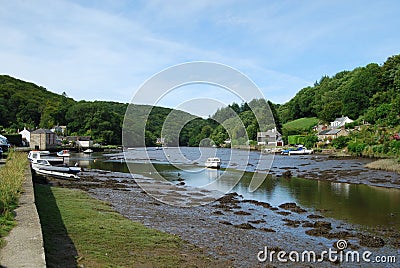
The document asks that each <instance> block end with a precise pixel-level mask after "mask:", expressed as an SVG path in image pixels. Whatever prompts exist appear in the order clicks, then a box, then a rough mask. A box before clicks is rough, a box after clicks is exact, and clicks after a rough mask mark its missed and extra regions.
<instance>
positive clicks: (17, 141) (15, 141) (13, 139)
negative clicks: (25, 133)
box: [4, 134, 22, 146]
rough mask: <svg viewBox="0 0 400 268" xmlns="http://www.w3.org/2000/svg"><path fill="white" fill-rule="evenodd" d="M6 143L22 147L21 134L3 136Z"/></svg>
mask: <svg viewBox="0 0 400 268" xmlns="http://www.w3.org/2000/svg"><path fill="white" fill-rule="evenodd" d="M4 136H5V137H6V138H7V140H8V142H9V143H10V144H12V145H15V146H22V135H21V134H4Z"/></svg>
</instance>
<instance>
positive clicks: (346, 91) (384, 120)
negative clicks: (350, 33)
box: [0, 55, 400, 149]
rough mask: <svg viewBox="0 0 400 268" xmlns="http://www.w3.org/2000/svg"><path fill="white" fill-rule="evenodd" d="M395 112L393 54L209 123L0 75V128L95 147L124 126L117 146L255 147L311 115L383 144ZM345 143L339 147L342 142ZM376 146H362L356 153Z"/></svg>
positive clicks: (399, 99) (397, 81)
mask: <svg viewBox="0 0 400 268" xmlns="http://www.w3.org/2000/svg"><path fill="white" fill-rule="evenodd" d="M128 107H129V108H128ZM127 108H128V109H127ZM399 111H400V55H396V56H391V57H389V58H388V59H387V61H386V62H385V63H383V64H382V65H378V64H375V63H371V64H368V65H367V66H365V67H358V68H355V69H354V70H352V71H342V72H339V73H337V74H336V75H334V76H332V77H328V76H323V77H322V78H321V79H320V80H319V81H317V82H315V84H314V85H313V86H310V87H306V88H303V89H301V90H300V91H299V92H298V93H297V94H296V96H295V97H293V98H292V99H291V100H290V101H289V102H287V103H285V104H282V105H280V104H273V103H271V102H270V101H266V100H263V99H254V100H252V101H250V102H249V103H242V104H237V103H232V104H231V105H229V106H227V107H225V108H221V109H219V110H218V111H216V113H215V114H214V115H213V116H211V117H210V118H208V119H203V118H199V117H196V116H193V115H190V114H188V113H185V112H182V111H176V110H172V109H169V108H162V107H152V106H146V105H129V106H128V104H124V103H117V102H106V101H93V102H89V101H75V100H73V99H72V98H69V97H68V96H67V94H65V93H63V94H61V95H59V94H55V93H52V92H50V91H48V90H46V89H45V88H43V87H40V86H37V85H35V84H33V83H28V82H25V81H21V80H18V79H15V78H12V77H10V76H7V75H0V131H2V132H16V131H17V129H22V128H24V127H27V128H29V129H36V128H52V127H53V126H55V125H65V126H67V131H68V133H67V134H68V135H85V136H91V137H92V138H93V139H94V140H95V141H96V142H99V143H102V144H122V136H123V133H122V131H123V130H122V126H123V124H124V126H125V128H126V129H125V131H126V132H125V133H124V144H126V145H128V146H154V145H156V142H157V139H158V138H160V137H163V138H164V139H165V143H167V144H168V145H171V146H174V145H178V144H179V145H184V146H197V145H199V144H201V145H204V146H210V145H214V144H215V145H217V146H218V145H220V144H223V143H224V141H225V140H227V139H231V140H232V145H241V144H247V143H248V141H249V140H250V144H252V143H253V144H255V143H256V142H255V141H256V139H257V132H258V131H265V130H267V129H271V128H273V127H275V126H276V127H277V129H278V131H280V132H281V133H283V134H284V136H285V138H286V137H287V136H288V135H291V134H301V133H299V132H302V133H303V134H304V133H305V134H307V132H308V134H310V133H311V132H310V128H309V127H307V128H305V129H300V131H299V130H293V126H290V124H288V122H300V121H293V120H296V119H301V118H310V120H306V121H308V122H313V124H314V123H315V122H318V121H319V122H322V123H324V122H325V123H327V122H330V121H333V119H334V118H336V117H340V116H342V115H345V116H348V117H350V118H352V119H354V120H356V122H355V124H359V123H360V122H364V123H365V122H368V123H369V124H371V125H373V126H374V129H372V130H369V131H370V133H369V134H368V133H367V134H362V133H361V134H360V133H358V134H357V135H358V136H360V137H359V138H358V140H361V141H362V140H363V139H362V137H366V136H368V135H369V136H371V137H373V136H374V135H377V134H376V133H387V134H382V135H386V136H387V137H386V138H384V140H389V137H390V135H391V132H393V131H397V129H398V127H399V125H400V112H399ZM126 112H127V115H128V116H127V117H126V118H125V121H124V117H125V113H126ZM306 121H304V120H303V121H302V122H306ZM285 125H286V126H287V127H285ZM291 125H293V124H291ZM289 126H290V128H289ZM379 128H385V129H386V130H385V131H383V132H382V129H379ZM296 132H298V133H296ZM371 139H372V138H371ZM349 140H350V139H347V141H346V142H349ZM346 142H345V143H344V144H342V145H345V146H346V145H349V144H348V143H346ZM378 143H379V141H378V142H376V141H375V143H374V142H372V143H365V144H364V145H363V148H365V147H367V146H368V144H370V145H371V144H372V145H371V146H375V145H378ZM383 143H384V142H383ZM383 143H382V144H383ZM342 145H341V146H342ZM339 147H340V146H339ZM342 147H343V146H342ZM371 148H372V147H371ZM389 149H390V146H389Z"/></svg>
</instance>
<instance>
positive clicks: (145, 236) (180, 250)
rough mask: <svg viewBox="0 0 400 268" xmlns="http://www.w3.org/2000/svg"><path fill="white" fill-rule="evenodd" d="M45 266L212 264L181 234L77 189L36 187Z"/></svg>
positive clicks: (183, 265) (174, 265)
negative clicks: (128, 214) (127, 215)
mask: <svg viewBox="0 0 400 268" xmlns="http://www.w3.org/2000/svg"><path fill="white" fill-rule="evenodd" d="M35 196H36V203H37V208H38V212H39V216H40V221H41V224H42V228H43V236H44V244H45V251H46V262H47V265H48V266H49V267H74V266H77V265H78V266H84V267H199V266H200V267H210V266H215V264H216V260H214V259H210V258H207V256H206V255H204V254H203V253H202V251H201V250H200V249H198V248H195V247H193V246H191V245H189V244H188V243H186V242H184V241H182V240H181V239H180V238H179V237H177V236H174V235H170V234H167V233H163V232H160V231H157V230H153V229H150V228H147V227H145V226H143V225H142V224H140V223H136V222H133V221H131V220H129V219H127V218H125V217H123V216H121V215H120V214H118V213H116V212H115V211H114V210H113V209H112V208H111V207H110V206H109V205H108V204H107V203H104V202H102V201H99V200H97V199H94V198H91V197H90V196H89V195H88V194H87V193H85V192H84V191H81V190H75V189H66V188H58V187H49V186H46V185H35Z"/></svg>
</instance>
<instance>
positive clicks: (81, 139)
mask: <svg viewBox="0 0 400 268" xmlns="http://www.w3.org/2000/svg"><path fill="white" fill-rule="evenodd" d="M66 140H67V141H69V142H70V143H71V142H75V146H77V147H81V148H89V147H93V141H92V140H91V139H90V136H67V137H66Z"/></svg>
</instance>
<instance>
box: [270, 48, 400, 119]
mask: <svg viewBox="0 0 400 268" xmlns="http://www.w3.org/2000/svg"><path fill="white" fill-rule="evenodd" d="M399 91H400V55H396V56H392V57H390V58H388V59H387V61H386V62H385V63H384V64H383V65H382V66H379V65H377V64H375V63H371V64H368V65H367V66H365V67H358V68H356V69H354V70H352V71H343V72H339V73H337V74H336V75H335V76H333V77H328V76H323V77H322V78H321V80H320V81H319V82H316V83H315V84H314V86H313V87H307V88H304V89H302V90H300V91H299V92H298V93H297V94H296V96H295V97H294V98H293V99H291V100H290V101H289V102H287V103H286V104H284V105H281V106H279V107H278V114H279V117H280V119H281V120H282V122H284V123H286V122H289V121H293V120H295V119H298V118H302V117H318V118H319V119H321V120H323V121H325V122H330V121H332V120H333V119H335V118H336V117H340V116H342V115H345V116H348V117H350V118H352V119H353V120H354V119H358V118H359V117H365V120H367V121H368V122H369V123H371V124H379V125H385V126H391V127H393V126H396V125H399V124H400V114H399V109H398V107H400V94H399Z"/></svg>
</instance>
